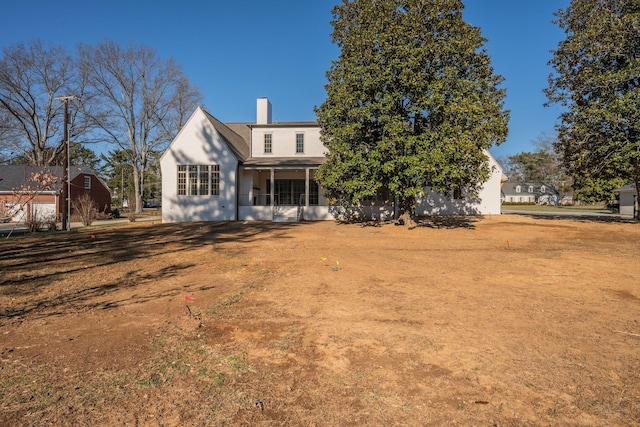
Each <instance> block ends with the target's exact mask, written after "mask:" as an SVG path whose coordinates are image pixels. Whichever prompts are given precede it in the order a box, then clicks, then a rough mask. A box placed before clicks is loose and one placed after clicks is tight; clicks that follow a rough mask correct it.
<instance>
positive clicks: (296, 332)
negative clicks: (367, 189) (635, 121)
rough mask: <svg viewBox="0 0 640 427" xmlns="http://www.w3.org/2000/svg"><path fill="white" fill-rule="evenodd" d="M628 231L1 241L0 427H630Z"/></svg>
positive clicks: (638, 231) (202, 234)
mask: <svg viewBox="0 0 640 427" xmlns="http://www.w3.org/2000/svg"><path fill="white" fill-rule="evenodd" d="M639 243H640V224H637V223H636V224H633V223H616V222H612V223H603V222H594V221H578V220H575V219H542V218H528V217H523V216H508V215H504V216H499V217H485V218H482V219H480V218H451V219H447V220H446V221H439V222H436V221H431V222H429V221H425V222H424V223H422V224H421V226H419V227H417V228H414V229H407V228H405V227H396V226H394V225H382V226H363V225H353V224H352V225H345V224H338V223H333V222H316V223H301V224H273V223H266V222H265V223H262V222H259V223H196V224H158V223H156V224H151V223H148V224H131V225H125V226H120V227H109V228H101V229H98V228H94V229H85V230H81V231H77V232H72V233H70V234H65V233H56V234H46V233H42V234H37V235H33V236H26V237H21V238H11V239H3V240H2V241H1V242H0V271H1V277H0V350H1V352H2V353H1V359H0V375H1V376H0V425H3V426H4V425H6V426H30V425H37V426H42V425H55V426H64V425H105V426H116V425H125V426H200V425H202V426H209V425H234V426H235V425H252V426H253V425H267V426H289V425H295V426H321V425H322V426H324V425H327V426H329V425H330V426H389V425H408V426H414V425H415V426H418V425H420V426H421V425H434V426H441V425H447V426H449V425H462V426H472V425H475V426H539V425H544V426H547V425H558V426H605V425H606V426H616V425H617V426H634V425H636V426H637V425H640V421H639V420H640V285H639V284H640V262H639V260H640V244H639Z"/></svg>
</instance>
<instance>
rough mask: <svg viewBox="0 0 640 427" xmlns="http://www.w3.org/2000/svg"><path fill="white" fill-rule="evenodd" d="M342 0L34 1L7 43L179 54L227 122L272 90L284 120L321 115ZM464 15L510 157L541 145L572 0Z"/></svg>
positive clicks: (525, 2) (8, 23) (491, 0)
mask: <svg viewBox="0 0 640 427" xmlns="http://www.w3.org/2000/svg"><path fill="white" fill-rule="evenodd" d="M340 2H341V0H275V1H264V0H255V1H254V0H245V1H235V2H230V1H221V0H206V1H205V0H199V1H184V2H179V1H175V0H58V1H52V0H31V1H29V2H21V1H12V2H3V5H2V14H1V16H2V19H1V21H2V25H0V47H2V48H4V47H6V46H9V45H13V44H16V43H19V42H27V41H30V40H33V39H41V40H42V41H44V42H45V43H49V42H51V43H55V44H59V45H64V46H66V47H67V48H69V50H73V49H74V48H75V46H76V44H78V43H88V44H91V43H95V42H99V41H101V40H104V39H106V38H109V39H113V40H116V41H118V42H120V43H122V44H128V43H129V42H130V41H133V42H135V43H139V44H145V45H149V46H151V47H153V48H154V49H155V50H156V52H157V53H158V55H159V56H161V57H163V58H165V59H166V58H169V57H173V58H175V59H176V61H177V62H178V63H180V64H181V65H182V67H183V69H184V71H185V72H186V74H187V75H189V77H190V79H191V82H192V83H193V84H194V85H196V86H198V88H199V89H200V91H201V92H202V94H203V95H204V106H205V108H206V109H207V110H208V111H209V112H210V113H211V114H213V115H214V116H216V117H217V118H218V119H220V120H222V121H254V120H255V108H256V98H259V97H263V96H266V97H268V98H269V99H270V100H271V103H272V105H273V119H274V120H278V121H292V120H315V114H314V112H313V107H314V106H316V105H320V104H321V103H322V102H323V100H324V98H325V96H326V93H325V90H324V85H325V83H326V78H325V73H326V71H327V70H328V68H329V66H330V63H331V60H332V59H336V58H337V57H338V55H339V51H338V48H337V47H336V46H335V45H333V44H332V43H331V37H330V34H331V31H332V27H331V25H330V21H331V8H332V7H333V6H334V5H336V4H338V3H340ZM464 3H465V6H466V7H465V12H464V16H465V20H466V21H467V22H469V23H471V24H473V25H475V26H478V27H480V28H481V30H482V34H483V36H484V37H485V38H487V39H488V40H489V41H488V43H487V44H486V47H487V49H488V52H489V55H490V56H491V58H492V63H493V66H494V68H495V72H496V73H498V74H501V75H502V76H503V77H505V79H506V80H505V83H504V84H503V87H505V88H506V89H507V99H506V107H507V108H508V109H510V110H511V121H510V125H509V128H510V132H509V137H508V140H507V142H505V143H503V144H502V145H501V146H499V147H494V148H493V149H492V150H491V151H492V153H493V154H494V155H495V156H497V157H504V156H508V155H511V154H515V153H518V152H521V151H532V150H535V146H534V145H533V143H534V142H535V140H536V139H538V138H539V137H540V136H541V135H544V134H546V135H549V136H552V135H553V132H554V125H555V123H556V121H557V117H558V115H559V113H560V110H559V108H558V107H550V108H545V107H544V106H543V104H544V102H545V100H546V98H545V96H544V94H543V92H542V89H543V88H545V87H546V85H547V76H548V74H549V72H550V71H551V70H550V68H549V67H548V66H547V65H546V64H547V62H548V61H549V59H550V58H551V53H550V52H549V51H550V50H552V49H555V48H556V47H557V45H558V42H559V41H560V40H561V39H562V38H563V33H562V32H561V31H560V29H559V28H558V27H557V26H555V25H553V24H552V23H551V20H552V19H553V12H555V11H556V10H558V9H560V8H565V7H567V6H568V4H569V0H464Z"/></svg>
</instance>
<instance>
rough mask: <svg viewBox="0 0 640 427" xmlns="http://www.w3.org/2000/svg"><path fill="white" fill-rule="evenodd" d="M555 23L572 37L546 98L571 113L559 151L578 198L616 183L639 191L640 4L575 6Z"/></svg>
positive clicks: (557, 55)
mask: <svg viewBox="0 0 640 427" xmlns="http://www.w3.org/2000/svg"><path fill="white" fill-rule="evenodd" d="M555 16H556V18H557V20H556V21H555V22H556V23H557V24H558V25H559V26H560V27H561V28H562V29H563V30H564V31H565V34H566V38H565V39H564V40H563V41H562V42H561V43H560V45H559V46H558V49H557V50H556V51H555V52H554V56H553V58H552V60H551V61H550V65H551V66H552V67H553V69H554V71H555V72H554V73H553V74H552V75H551V76H550V77H549V87H548V89H547V96H548V98H549V101H550V102H552V103H559V104H561V105H563V106H565V107H567V110H566V111H565V112H564V113H563V114H562V115H561V117H560V118H561V123H560V124H559V125H558V143H557V145H556V149H557V150H558V151H559V152H561V153H562V155H563V162H564V166H565V167H566V169H567V170H568V172H569V173H570V174H571V175H572V176H573V177H574V180H575V186H576V192H577V193H580V192H581V191H582V190H584V191H583V192H584V193H585V194H586V193H589V194H591V193H592V191H591V190H589V188H592V187H593V188H597V189H603V188H604V189H607V188H608V189H609V190H610V189H611V188H609V187H612V186H615V185H619V182H618V183H616V180H615V179H616V178H617V179H618V180H619V179H620V178H622V179H623V180H625V181H627V182H634V183H635V184H636V189H637V190H640V89H639V86H640V2H638V0H607V1H602V0H572V1H571V4H570V5H569V7H568V8H566V9H561V10H559V11H558V12H557V13H556V14H555ZM594 183H597V185H595V186H594ZM581 185H584V187H585V188H584V189H582V188H580V186H581Z"/></svg>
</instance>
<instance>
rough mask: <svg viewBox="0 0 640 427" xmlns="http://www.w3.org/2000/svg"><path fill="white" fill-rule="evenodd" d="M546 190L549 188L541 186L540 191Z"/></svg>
mask: <svg viewBox="0 0 640 427" xmlns="http://www.w3.org/2000/svg"><path fill="white" fill-rule="evenodd" d="M545 191H547V188H546V187H545V186H544V185H543V186H542V187H540V192H541V193H544V192H545Z"/></svg>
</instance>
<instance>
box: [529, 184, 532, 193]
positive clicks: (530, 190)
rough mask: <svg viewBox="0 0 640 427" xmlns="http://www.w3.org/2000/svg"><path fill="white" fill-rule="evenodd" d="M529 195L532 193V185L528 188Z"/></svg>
mask: <svg viewBox="0 0 640 427" xmlns="http://www.w3.org/2000/svg"><path fill="white" fill-rule="evenodd" d="M529 193H533V185H530V186H529Z"/></svg>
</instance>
